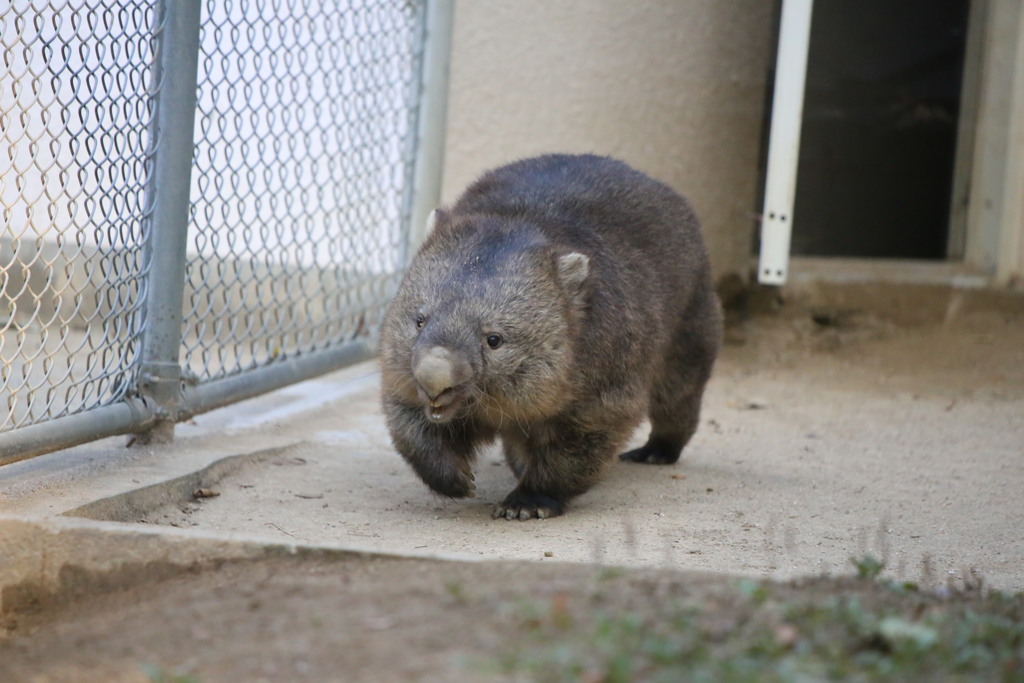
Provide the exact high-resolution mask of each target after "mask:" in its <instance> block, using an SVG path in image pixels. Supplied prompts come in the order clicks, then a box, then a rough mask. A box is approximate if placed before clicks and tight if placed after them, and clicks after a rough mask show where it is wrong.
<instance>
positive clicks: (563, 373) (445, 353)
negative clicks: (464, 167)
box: [381, 155, 722, 519]
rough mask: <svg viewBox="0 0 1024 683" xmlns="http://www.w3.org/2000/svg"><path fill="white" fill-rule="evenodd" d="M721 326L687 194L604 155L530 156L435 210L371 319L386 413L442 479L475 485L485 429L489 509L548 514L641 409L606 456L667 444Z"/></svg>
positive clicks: (648, 455) (692, 419)
mask: <svg viewBox="0 0 1024 683" xmlns="http://www.w3.org/2000/svg"><path fill="white" fill-rule="evenodd" d="M721 335H722V319H721V312H720V307H719V304H718V300H717V298H716V296H715V294H714V289H713V287H712V283H711V276H710V269H709V265H708V259H707V254H706V251H705V248H704V243H703V241H702V239H701V235H700V230H699V226H698V222H697V218H696V216H695V215H694V213H693V210H692V209H691V208H690V206H689V204H688V203H687V202H686V200H685V199H683V198H682V197H681V196H679V195H678V194H677V193H675V192H674V191H673V190H671V189H670V188H668V187H667V186H665V185H663V184H661V183H659V182H657V181H655V180H652V179H651V178H649V177H647V176H645V175H643V174H642V173H639V172H638V171H635V170H633V169H631V168H630V167H629V166H627V165H625V164H623V163H621V162H618V161H615V160H612V159H608V158H602V157H596V156H568V155H549V156H543V157H537V158H534V159H527V160H524V161H520V162H517V163H513V164H510V165H508V166H504V167H501V168H498V169H495V170H493V171H490V172H489V173H486V174H485V175H484V176H482V177H481V178H480V179H479V180H477V181H476V182H475V183H474V184H472V185H471V186H470V187H469V188H468V189H467V190H466V192H465V193H464V194H463V195H462V197H461V198H459V200H458V201H457V202H456V203H455V204H454V205H453V206H452V207H451V208H450V209H448V210H438V212H437V213H436V223H435V227H434V229H433V231H432V232H431V234H430V235H429V237H428V238H427V240H426V242H425V243H424V244H423V246H422V248H421V249H420V251H419V252H418V253H417V255H416V257H415V259H414V260H413V262H412V264H411V265H410V267H409V270H408V272H407V273H406V275H405V278H404V279H403V281H402V284H401V286H400V288H399V291H398V295H397V296H396V297H395V300H394V301H393V302H392V304H391V306H390V307H389V309H388V312H387V315H386V317H385V321H384V325H383V329H382V333H381V371H382V384H383V405H384V411H385V415H386V417H387V422H388V428H389V430H390V432H391V437H392V441H393V442H394V445H395V447H396V448H397V450H398V451H399V453H401V455H402V456H403V457H404V458H405V459H406V460H407V461H408V462H409V463H410V465H412V467H413V469H414V470H415V471H416V473H417V474H418V475H419V476H420V478H422V479H423V481H424V482H425V483H426V484H427V485H428V486H429V487H430V488H431V489H433V490H434V491H436V492H438V493H440V494H442V495H445V496H451V497H464V496H471V495H473V492H474V484H473V473H472V464H473V460H474V457H475V454H476V451H477V449H478V448H479V447H480V446H481V445H485V444H487V443H489V442H491V441H493V440H494V439H495V438H496V437H500V438H501V440H502V443H503V447H504V452H505V459H506V461H507V462H508V464H509V466H510V467H511V468H512V470H513V472H514V473H515V475H516V477H517V479H518V482H519V483H518V485H517V486H516V488H515V489H514V490H513V491H512V492H511V493H510V494H509V495H508V496H507V497H506V498H505V500H504V502H502V504H501V505H500V506H498V507H497V509H496V510H495V516H504V517H507V518H509V519H513V518H520V519H528V518H530V517H547V516H552V515H557V514H560V513H561V512H562V511H563V510H564V507H565V504H566V502H567V501H569V500H570V499H572V498H573V497H575V496H578V495H580V494H581V493H583V492H584V491H586V490H587V489H589V488H590V487H591V486H593V485H594V484H595V483H596V482H597V481H598V480H599V478H600V476H601V473H602V471H603V469H604V466H605V464H606V463H607V462H608V461H609V460H610V459H611V458H612V456H613V455H614V454H615V453H616V452H618V451H619V449H621V447H622V445H623V444H624V443H625V442H626V441H627V440H628V439H629V437H630V435H631V434H632V432H633V430H634V429H635V428H636V426H637V425H638V423H639V422H640V421H641V420H642V419H643V418H644V417H645V416H647V417H649V418H650V420H651V427H652V428H651V434H650V437H649V439H648V441H647V443H646V445H644V446H643V447H642V448H639V449H637V450H634V451H630V452H629V453H624V454H623V455H622V456H621V458H622V459H623V460H629V461H634V462H647V463H674V462H676V460H677V459H678V458H679V455H680V453H681V451H682V449H683V447H684V446H685V445H686V443H687V442H688V441H689V440H690V437H691V436H692V435H693V433H694V431H695V430H696V428H697V423H698V418H699V415H700V402H701V396H702V394H703V392H704V385H705V384H706V383H707V381H708V378H709V376H710V374H711V366H712V364H713V362H714V359H715V355H716V354H717V351H718V347H719V344H720V340H721ZM492 346H494V348H492Z"/></svg>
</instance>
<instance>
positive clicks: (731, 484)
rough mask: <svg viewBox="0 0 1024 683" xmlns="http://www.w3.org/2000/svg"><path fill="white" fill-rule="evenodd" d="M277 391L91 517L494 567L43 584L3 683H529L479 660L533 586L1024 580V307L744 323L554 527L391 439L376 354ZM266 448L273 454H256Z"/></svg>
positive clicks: (12, 642)
mask: <svg viewBox="0 0 1024 683" xmlns="http://www.w3.org/2000/svg"><path fill="white" fill-rule="evenodd" d="M284 395H285V396H287V397H289V398H288V400H285V401H278V403H277V404H275V405H277V407H276V408H274V409H272V410H265V411H263V412H262V413H261V414H260V415H256V414H252V415H247V414H246V412H245V410H244V409H243V410H240V411H239V410H235V412H234V413H232V417H230V418H225V417H224V416H223V415H221V416H218V415H217V414H211V415H210V416H200V417H199V418H197V420H196V425H195V426H194V430H195V432H196V436H194V437H189V436H188V435H187V434H186V435H185V436H184V437H183V438H182V439H181V440H180V442H179V443H178V444H177V445H176V448H182V447H186V448H187V447H188V445H189V444H190V443H193V444H199V443H200V442H201V440H202V442H203V443H206V442H208V441H209V440H210V439H214V440H216V441H217V442H218V443H220V444H222V445H224V444H226V445H227V446H229V447H233V448H234V451H232V452H233V453H234V454H236V455H238V458H237V461H238V466H235V467H230V468H220V469H217V470H210V471H209V472H208V473H207V476H206V477H205V478H203V479H201V481H200V482H199V485H198V486H197V488H200V489H202V491H200V495H199V497H193V496H187V499H186V498H182V499H180V500H172V501H171V502H169V503H165V504H164V505H162V506H159V507H153V506H150V507H146V506H142V507H139V506H134V507H133V506H127V507H126V506H124V505H121V506H120V507H118V506H116V505H107V506H99V507H95V506H93V507H91V508H89V509H88V510H87V511H86V512H85V514H87V515H89V516H95V517H104V516H106V517H107V518H108V519H118V520H120V521H123V522H129V523H143V524H147V525H174V526H176V527H181V528H184V529H199V530H201V531H203V532H205V533H214V534H218V535H228V536H231V537H237V538H247V539H252V538H260V539H266V540H268V541H275V542H288V543H298V544H309V545H314V546H315V545H321V544H329V545H334V546H342V547H347V548H351V547H355V548H361V549H368V550H375V551H384V552H399V553H403V552H409V553H419V554H423V553H430V554H437V555H441V556H446V557H463V558H473V559H479V560H488V562H485V563H479V562H473V563H441V564H438V563H434V562H429V561H427V560H398V559H393V560H388V559H384V558H375V559H363V560H356V559H351V560H346V561H344V562H342V561H338V560H337V559H334V560H331V561H327V560H323V559H321V560H317V559H316V558H313V559H309V558H306V561H300V559H301V558H300V559H295V558H292V559H274V558H271V559H268V560H266V561H263V562H253V563H243V564H230V565H228V566H224V567H199V568H193V569H194V571H187V572H184V573H183V574H182V575H181V576H173V575H172V576H167V577H162V578H161V579H160V580H159V581H156V580H155V579H154V581H153V582H150V583H147V581H141V582H134V583H133V582H129V584H126V585H128V587H127V588H125V589H124V590H121V591H117V590H114V591H109V590H108V591H100V592H98V593H97V594H94V595H85V596H83V597H81V598H76V599H74V600H65V601H57V602H59V603H60V604H52V602H51V603H47V602H46V601H45V600H43V601H42V602H39V603H38V604H36V603H33V604H32V605H30V606H31V607H32V609H27V608H26V609H21V610H14V611H13V612H11V613H9V614H7V615H5V618H6V619H7V622H6V635H0V662H3V663H5V664H6V665H7V666H8V667H10V671H12V672H13V674H12V675H13V676H14V677H12V678H4V677H3V676H0V678H2V679H3V680H38V681H50V680H95V679H96V677H97V676H101V677H102V678H104V679H105V680H177V681H185V680H199V681H204V682H205V681H217V680H331V679H337V680H406V679H408V680H445V679H451V678H450V676H451V675H453V674H452V672H453V671H456V672H459V673H458V677H459V679H460V680H477V679H490V678H491V677H492V676H498V678H501V677H502V676H504V678H505V679H509V680H532V679H533V678H532V677H531V676H530V675H526V676H523V675H519V674H516V675H512V674H510V673H509V672H508V671H505V672H504V673H501V672H500V671H498V672H496V671H495V670H494V668H493V667H494V661H495V660H493V659H486V658H485V659H486V661H484V662H480V661H479V660H477V659H474V656H475V655H474V653H480V652H486V653H489V655H488V657H492V656H493V657H497V658H499V660H500V657H501V656H502V653H503V652H505V648H507V647H511V646H514V645H515V643H516V642H517V641H518V640H519V639H520V637H521V635H517V633H518V632H517V624H520V625H521V624H522V623H523V622H522V620H523V619H524V617H522V613H521V611H517V610H521V609H524V608H523V605H524V601H526V603H529V601H530V600H535V599H544V600H546V601H547V602H545V603H544V604H545V605H546V607H545V609H549V610H550V609H553V608H552V607H551V605H552V604H554V605H555V608H557V609H558V610H560V609H561V607H559V605H561V603H560V602H559V600H561V599H562V598H558V600H556V601H555V602H554V603H552V602H551V600H552V599H553V598H552V596H558V595H562V594H563V593H564V594H565V595H567V596H569V597H567V598H565V599H566V600H569V601H570V602H572V601H573V600H577V597H572V596H576V595H578V596H582V597H579V598H578V599H579V600H582V601H583V602H580V603H572V604H573V605H577V606H576V607H570V608H567V609H586V607H585V605H587V604H590V603H589V602H587V601H589V600H593V599H594V598H595V596H597V595H604V594H606V593H610V594H616V595H617V594H619V593H620V592H621V594H622V595H623V596H626V597H623V599H627V598H628V597H629V596H633V597H634V598H637V596H640V595H646V596H654V598H651V599H648V601H647V602H643V601H641V602H643V605H647V607H644V606H642V605H641V607H639V608H638V609H640V610H641V611H644V610H648V611H649V610H652V609H654V607H653V605H654V604H656V603H657V602H658V600H657V596H658V595H660V593H659V591H676V592H681V593H680V594H685V596H684V597H685V599H687V600H690V599H693V600H697V601H701V604H703V605H705V606H707V607H708V609H710V610H711V611H712V612H713V611H714V610H715V609H718V608H719V607H721V608H722V610H723V615H724V616H723V618H724V619H725V620H726V621H729V619H731V618H732V617H731V616H730V615H733V614H734V608H733V607H729V605H733V604H734V602H732V601H731V600H733V599H732V598H730V599H719V597H716V596H720V594H721V591H731V593H730V595H735V591H736V585H737V584H736V581H737V580H738V579H736V578H729V577H723V574H725V575H741V576H746V577H757V578H769V579H787V578H790V577H807V576H815V575H820V574H832V575H841V574H849V572H850V571H851V563H850V558H863V557H865V556H867V555H873V556H875V557H878V558H880V559H882V560H883V561H884V562H885V564H886V570H885V573H884V576H885V577H889V578H894V579H900V580H908V581H914V582H918V583H920V584H922V585H923V586H926V587H933V588H934V587H943V586H951V587H956V586H960V587H963V586H965V585H966V586H968V587H969V586H970V585H972V584H975V583H976V582H977V581H978V577H982V580H983V581H984V582H985V584H986V585H988V586H991V587H994V588H998V589H1001V590H1005V591H1022V590H1024V532H1022V529H1024V312H1013V311H1011V312H1007V311H1002V312H984V313H971V314H966V315H963V316H960V317H958V319H957V320H956V322H955V324H952V325H942V324H923V325H915V326H901V325H896V324H894V323H890V322H885V321H883V320H882V319H880V318H877V317H874V316H871V315H866V314H854V313H849V312H845V311H825V312H822V311H816V312H813V317H812V312H811V311H796V312H791V313H789V314H787V315H781V316H774V317H764V318H756V319H753V320H750V321H747V322H745V323H742V324H739V325H737V326H735V327H734V328H733V329H732V330H731V332H730V343H729V344H728V345H727V346H726V347H725V349H724V351H723V354H722V357H721V360H720V362H719V364H718V365H717V367H716V372H715V376H714V379H713V380H712V383H711V385H710V386H709V390H708V394H707V397H706V400H705V409H704V414H703V418H702V425H701V428H700V430H699V432H698V434H697V436H696V437H695V438H694V440H693V442H692V443H691V444H690V446H689V447H688V448H687V450H686V451H685V452H684V455H683V459H682V460H681V462H680V463H679V464H678V465H676V466H670V467H654V466H640V465H630V464H622V463H618V462H616V463H613V464H612V465H610V467H609V471H608V476H607V478H606V480H605V481H604V482H603V483H602V484H601V485H599V486H598V487H596V488H595V489H594V490H592V491H591V492H589V493H587V494H586V495H584V496H583V497H581V498H579V499H578V500H577V501H575V502H574V503H573V504H572V505H571V506H570V508H569V510H568V513H567V514H566V515H564V516H562V517H558V518H555V519H548V520H533V521H529V522H518V521H516V522H509V521H505V520H493V519H492V518H491V509H492V506H493V504H495V503H497V502H498V501H500V500H501V498H502V497H503V496H504V494H505V493H506V492H507V491H508V490H509V489H510V488H511V486H512V483H513V481H512V475H511V473H510V472H508V470H507V469H506V468H505V467H504V466H503V465H502V464H501V463H500V458H499V456H498V454H497V452H496V451H490V452H488V453H486V454H485V455H484V457H483V458H482V459H481V461H480V463H479V464H478V467H477V477H476V479H477V498H476V499H473V500H469V501H448V500H442V499H439V498H437V497H436V496H433V495H431V494H430V493H429V492H428V491H427V489H426V488H425V487H424V486H423V485H422V484H421V483H420V482H419V481H418V480H416V478H415V477H414V475H413V474H412V472H411V470H409V468H408V467H407V466H406V465H405V464H404V463H403V462H402V461H401V459H400V458H399V457H398V456H397V455H396V454H395V453H394V452H393V451H392V449H391V448H390V445H389V442H388V437H387V433H386V430H385V429H384V426H383V421H382V419H381V417H380V412H379V407H378V404H377V377H376V374H375V373H374V371H373V367H372V365H367V366H361V367H357V368H353V369H349V370H346V371H344V372H343V373H339V374H337V375H336V376H334V377H333V378H327V379H325V380H322V381H320V380H318V381H317V382H312V383H307V384H306V385H304V386H303V387H301V388H293V389H291V390H287V391H286V392H285V394H284ZM318 397H319V399H318ZM324 397H328V398H330V397H333V398H330V400H327V399H325V398H324ZM310 405H313V406H315V407H314V409H312V410H309V409H307V408H308V407H309V406H310ZM299 407H301V408H302V409H301V410H300V409H299ZM186 431H187V430H186ZM643 438H644V435H643V433H642V432H638V433H637V435H636V437H635V441H636V442H638V443H640V442H642V441H643ZM190 439H195V441H190ZM261 443H263V444H266V445H268V446H270V445H273V446H274V448H273V449H272V450H268V451H266V452H265V453H264V454H262V455H261V454H260V452H259V449H258V448H256V447H255V446H257V445H259V444H261ZM282 444H283V445H282ZM189 490H191V489H189ZM104 510H108V511H111V510H120V512H118V513H117V514H114V513H113V512H109V514H108V513H104V512H103V511H104ZM126 510H127V512H125V511H126ZM522 561H527V562H522ZM565 563H569V564H565ZM594 563H598V564H600V565H603V566H605V567H607V566H609V565H619V566H623V567H630V568H641V569H640V573H639V574H634V573H630V574H628V575H625V578H622V579H621V581H623V582H625V583H622V584H616V583H613V584H609V585H608V591H604V590H599V588H600V585H599V584H601V581H603V580H605V579H607V580H613V581H618V580H620V579H618V578H615V577H612V576H611V575H608V574H603V573H602V572H607V570H605V569H601V567H599V566H595V564H594ZM615 576H617V575H615ZM600 577H605V578H604V579H602V578H600ZM609 577H611V578H609ZM644 577H647V578H644ZM650 577H668V578H659V579H653V578H650ZM595 586H596V587H595ZM659 586H661V588H659ZM574 590H578V591H579V592H578V594H577V593H574V592H573V591H574ZM821 590H822V594H824V593H826V592H827V591H828V590H830V589H829V588H827V587H826V588H822V589H821ZM467 596H470V597H467ZM482 596H485V597H486V599H484V597H482ZM637 599H639V598H637ZM716 601H717V602H716ZM741 602H742V601H741ZM736 604H738V603H736ZM723 605H725V607H723ZM527 607H528V604H527ZM612 607H614V605H612ZM6 609H7V608H6V606H5V610H6ZM737 609H739V608H737ZM742 611H743V610H742V609H740V612H742ZM510 614H514V615H519V616H512V617H510V616H509V615H510ZM744 618H745V617H743V616H742V615H741V614H738V613H737V616H735V619H736V620H737V623H742V622H743V619H744ZM517 620H518V621H517ZM527 621H528V619H527ZM523 637H525V636H523ZM340 662H341V663H343V664H339V663H340ZM488 662H490V663H488ZM147 665H151V667H150V668H146V666H147ZM338 666H343V669H341V670H339V669H338V668H337V667H338ZM153 667H155V668H153ZM332 667H334V668H332ZM452 667H455V668H452ZM0 668H2V667H0ZM339 671H343V672H344V675H341V673H339ZM83 672H84V673H83ZM176 672H185V674H187V676H186V677H179V678H174V677H173V676H172V674H173V675H177V674H176ZM30 674H31V675H30ZM499 674H501V675H499ZM193 675H194V678H191V677H189V676H193ZM33 676H34V677H33ZM594 680H601V679H594Z"/></svg>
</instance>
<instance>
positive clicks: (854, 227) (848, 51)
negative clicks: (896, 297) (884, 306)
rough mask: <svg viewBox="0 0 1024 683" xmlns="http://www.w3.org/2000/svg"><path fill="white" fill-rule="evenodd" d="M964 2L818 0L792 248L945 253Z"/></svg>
mask: <svg viewBox="0 0 1024 683" xmlns="http://www.w3.org/2000/svg"><path fill="white" fill-rule="evenodd" d="M968 2H969V0H896V1H894V0H816V2H815V3H814V10H813V18H812V23H811V41H810V48H809V54H808V63H807V83H806V90H805V96H804V114H803V127H802V132H801V142H800V162H799V170H798V175H797V187H796V204H795V206H794V216H793V241H792V252H793V253H794V254H802V255H815V256H859V257H894V258H919V259H943V258H946V255H947V236H948V233H949V210H950V196H951V191H952V183H953V166H954V154H955V150H956V137H957V121H958V117H959V104H960V89H961V81H962V75H963V62H964V47H965V44H966V38H967V14H968Z"/></svg>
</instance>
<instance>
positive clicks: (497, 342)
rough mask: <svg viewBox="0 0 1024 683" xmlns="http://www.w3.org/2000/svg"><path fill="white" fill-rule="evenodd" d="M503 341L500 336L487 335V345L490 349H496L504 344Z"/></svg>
mask: <svg viewBox="0 0 1024 683" xmlns="http://www.w3.org/2000/svg"><path fill="white" fill-rule="evenodd" d="M504 341H505V340H504V339H502V338H501V335H500V334H489V335H487V345H488V346H490V347H491V348H492V349H496V348H498V347H499V346H501V345H502V343H504Z"/></svg>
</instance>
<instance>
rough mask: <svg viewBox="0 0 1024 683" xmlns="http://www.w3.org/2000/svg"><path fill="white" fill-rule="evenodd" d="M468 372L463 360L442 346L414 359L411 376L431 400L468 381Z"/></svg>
mask: <svg viewBox="0 0 1024 683" xmlns="http://www.w3.org/2000/svg"><path fill="white" fill-rule="evenodd" d="M468 371H469V366H468V364H467V363H466V362H465V361H464V360H463V359H461V358H459V357H458V356H457V355H456V354H454V353H452V352H451V351H450V350H448V349H446V348H445V347H443V346H434V347H431V348H429V349H427V350H426V351H425V352H424V353H422V354H419V356H418V357H417V358H415V359H414V363H413V368H412V375H413V377H415V378H416V381H417V382H419V384H420V386H421V387H422V388H423V391H425V392H426V394H427V397H428V398H430V399H431V400H433V399H436V398H437V397H439V396H440V395H441V394H443V393H444V392H445V391H446V390H448V389H451V388H453V387H457V386H458V385H460V384H462V383H463V382H465V381H466V380H467V379H469V372H468Z"/></svg>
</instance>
